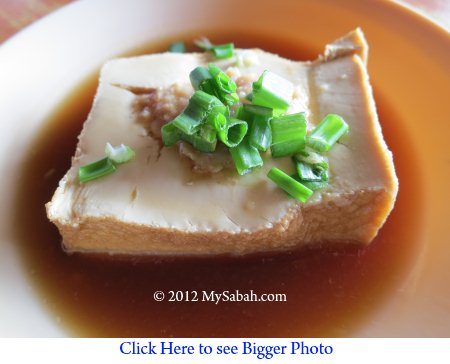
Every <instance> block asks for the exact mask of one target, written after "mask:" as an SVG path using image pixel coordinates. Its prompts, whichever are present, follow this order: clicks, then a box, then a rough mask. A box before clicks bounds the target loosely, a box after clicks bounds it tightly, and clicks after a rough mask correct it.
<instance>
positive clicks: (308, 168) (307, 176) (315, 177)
mask: <svg viewBox="0 0 450 364" xmlns="http://www.w3.org/2000/svg"><path fill="white" fill-rule="evenodd" d="M295 165H296V168H297V173H298V176H299V178H300V180H301V182H304V181H310V182H318V181H323V180H324V179H326V180H328V174H327V173H326V172H327V171H326V170H325V169H323V168H321V167H315V166H313V165H311V164H308V163H304V162H299V161H295Z"/></svg>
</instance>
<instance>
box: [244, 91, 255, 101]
mask: <svg viewBox="0 0 450 364" xmlns="http://www.w3.org/2000/svg"><path fill="white" fill-rule="evenodd" d="M245 98H246V99H247V100H248V101H250V102H252V100H253V92H250V93H249V94H248V95H246V96H245Z"/></svg>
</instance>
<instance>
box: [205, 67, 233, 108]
mask: <svg viewBox="0 0 450 364" xmlns="http://www.w3.org/2000/svg"><path fill="white" fill-rule="evenodd" d="M208 71H209V73H210V74H211V76H212V78H213V79H214V85H215V94H216V96H217V97H218V98H219V99H220V101H222V102H223V103H224V104H225V105H229V106H231V105H234V104H235V103H236V102H238V101H239V96H238V95H237V93H236V84H235V83H234V81H233V80H232V79H231V78H230V77H229V76H228V75H227V74H226V73H225V72H223V71H222V70H221V69H220V67H218V66H216V65H215V64H214V63H210V64H209V65H208Z"/></svg>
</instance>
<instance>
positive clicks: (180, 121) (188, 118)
mask: <svg viewBox="0 0 450 364" xmlns="http://www.w3.org/2000/svg"><path fill="white" fill-rule="evenodd" d="M215 108H221V109H223V110H225V106H224V105H223V104H222V103H221V102H220V100H219V99H218V98H217V97H215V96H212V95H209V94H207V93H206V92H203V91H195V93H194V95H192V97H191V98H190V100H189V104H188V106H187V107H186V109H185V110H184V111H183V112H182V113H181V114H180V115H178V116H177V117H176V118H175V119H174V120H173V124H174V125H175V126H176V127H177V128H178V129H180V130H181V131H182V132H183V133H185V134H188V135H192V134H194V133H195V132H196V131H197V130H198V128H199V127H200V125H201V124H202V122H203V121H204V119H206V117H207V116H208V115H209V113H210V112H211V111H212V110H213V109H215Z"/></svg>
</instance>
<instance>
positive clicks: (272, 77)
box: [252, 70, 294, 115]
mask: <svg viewBox="0 0 450 364" xmlns="http://www.w3.org/2000/svg"><path fill="white" fill-rule="evenodd" d="M293 92H294V85H293V84H292V82H290V81H288V80H286V79H284V78H283V77H280V76H278V75H276V74H275V73H272V72H270V71H267V70H266V71H264V72H263V74H262V75H261V76H260V77H259V79H258V81H256V82H253V98H252V103H253V104H255V105H260V106H266V107H270V108H272V109H274V114H275V115H280V114H283V113H285V112H286V110H287V109H288V107H289V104H290V103H291V100H292V94H293Z"/></svg>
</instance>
